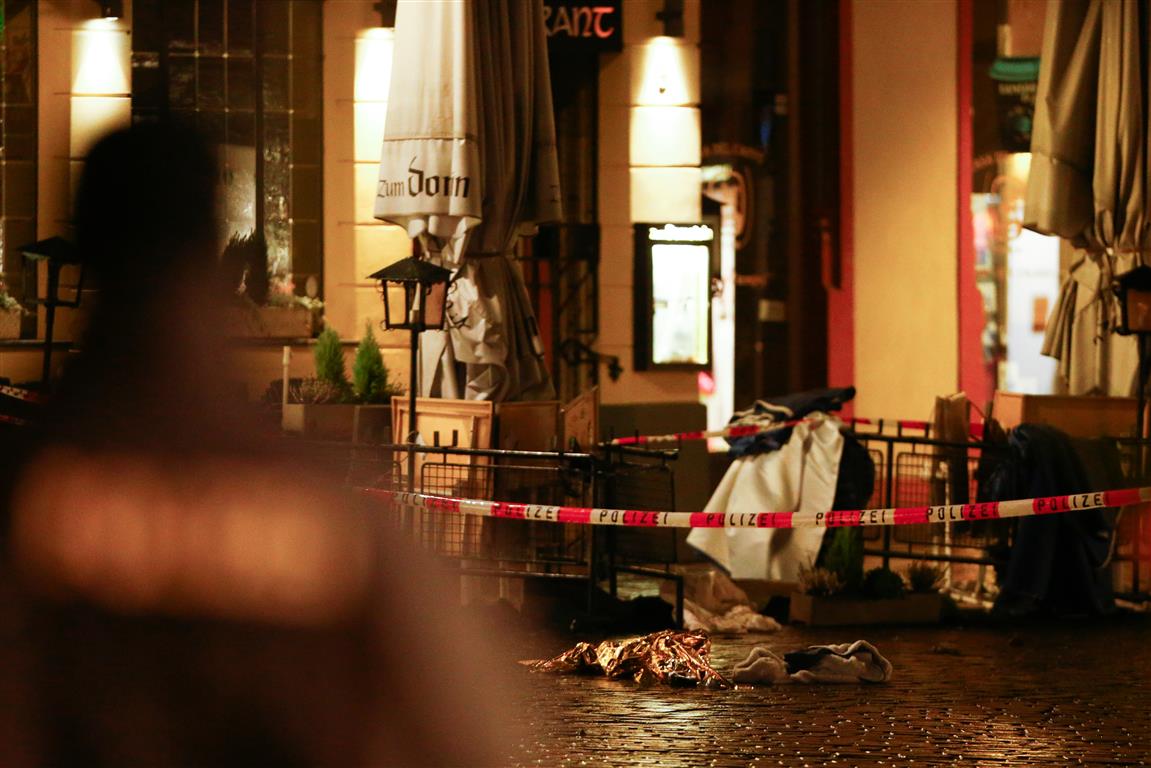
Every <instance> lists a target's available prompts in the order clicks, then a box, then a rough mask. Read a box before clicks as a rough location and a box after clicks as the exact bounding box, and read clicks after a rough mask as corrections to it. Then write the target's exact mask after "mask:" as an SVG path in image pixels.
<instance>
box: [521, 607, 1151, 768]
mask: <svg viewBox="0 0 1151 768" xmlns="http://www.w3.org/2000/svg"><path fill="white" fill-rule="evenodd" d="M860 638H863V639H867V640H870V641H872V642H873V643H875V644H876V646H877V647H878V648H879V650H880V651H881V652H882V653H883V654H884V655H885V656H887V657H888V659H890V660H891V662H892V664H893V665H894V668H895V672H894V675H893V678H892V680H891V681H890V682H889V683H886V684H882V685H818V686H816V685H813V686H803V685H786V686H777V687H756V688H752V687H743V686H741V687H739V688H737V689H735V690H730V691H711V690H696V689H672V688H665V687H659V686H654V687H647V688H641V687H639V686H638V685H636V684H635V683H632V682H623V681H609V680H605V679H603V678H595V677H576V676H557V675H546V674H532V673H530V672H527V671H526V670H525V671H524V672H523V674H524V675H525V676H526V677H527V678H528V679H527V681H526V685H527V690H526V698H527V700H526V701H525V702H523V703H522V704H521V707H520V709H519V711H520V712H523V713H525V715H524V718H523V719H524V720H525V724H526V725H527V726H528V728H529V731H528V732H529V733H531V734H532V736H531V737H529V738H526V739H525V741H524V742H523V743H522V744H521V745H519V748H518V750H517V751H516V753H515V754H514V755H513V756H511V757H510V759H509V765H515V766H537V765H545V766H554V765H566V766H585V765H586V766H648V765H653V766H654V765H659V766H753V767H754V766H804V765H839V766H856V765H979V766H983V765H988V766H993V765H1011V766H1016V765H1028V766H1031V765H1034V766H1057V765H1146V764H1148V763H1151V714H1149V712H1148V705H1149V704H1151V622H1149V621H1146V620H1145V617H1126V618H1124V619H1121V620H1114V621H1109V622H1106V623H1102V624H1100V623H1092V622H1086V621H1084V622H1078V623H1071V624H1067V623H1064V624H1058V625H1044V626H1031V627H1020V626H1013V627H996V626H968V627H955V626H952V627H934V628H847V629H837V628H803V627H785V628H784V629H783V630H782V631H781V632H779V633H777V634H774V635H751V636H745V637H727V638H725V637H716V638H714V639H713V647H712V660H713V663H714V664H715V666H716V668H717V669H719V670H721V671H723V672H725V673H730V672H731V668H732V667H733V666H734V665H735V663H736V662H738V661H741V660H743V658H744V657H745V656H746V655H747V653H748V652H749V651H750V649H751V648H752V647H753V646H755V645H757V644H764V645H767V646H769V647H771V648H773V649H775V650H778V651H787V650H792V649H794V648H798V647H802V646H806V645H811V644H817V643H818V644H823V643H837V642H846V641H850V640H856V639H860ZM585 639H586V638H585ZM573 642H574V640H571V639H570V638H549V639H547V640H543V641H541V640H539V639H538V638H537V640H536V642H534V643H530V644H528V645H529V646H530V647H531V651H530V652H531V653H534V654H544V655H550V654H553V653H556V652H559V651H561V650H564V649H565V648H566V647H568V646H570V645H571V644H572V643H573Z"/></svg>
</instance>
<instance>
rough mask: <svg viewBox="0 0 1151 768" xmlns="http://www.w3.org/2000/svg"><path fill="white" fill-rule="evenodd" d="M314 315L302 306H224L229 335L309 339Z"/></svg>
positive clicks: (249, 337) (225, 322)
mask: <svg viewBox="0 0 1151 768" xmlns="http://www.w3.org/2000/svg"><path fill="white" fill-rule="evenodd" d="M315 325H316V324H315V316H314V315H313V313H312V311H311V310H308V309H304V308H303V307H254V306H251V307H227V308H226V309H225V310H224V327H225V328H226V330H227V334H228V335H229V336H232V337H239V338H245V339H252V338H255V339H308V338H311V337H312V335H313V331H314V329H315Z"/></svg>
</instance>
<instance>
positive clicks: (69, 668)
mask: <svg viewBox="0 0 1151 768" xmlns="http://www.w3.org/2000/svg"><path fill="white" fill-rule="evenodd" d="M215 184H216V171H215V164H214V162H213V154H212V151H211V150H210V148H209V147H208V146H207V145H206V144H205V143H204V141H203V140H202V139H201V138H200V137H199V136H198V135H197V134H196V133H195V132H193V131H191V130H190V129H188V128H184V127H180V126H176V125H172V124H166V123H165V124H149V125H138V126H134V127H132V128H130V129H126V130H122V131H117V132H115V133H112V134H110V135H109V136H107V137H106V138H104V139H103V140H102V141H100V142H99V143H98V144H97V145H96V146H95V147H94V148H93V149H92V151H91V154H90V155H89V156H88V158H87V162H86V165H85V169H84V174H83V178H82V180H81V183H80V186H79V190H78V194H77V199H76V208H75V224H76V238H77V247H78V249H79V251H80V252H81V255H82V258H84V259H85V261H86V263H87V265H88V268H89V269H91V270H92V271H93V272H94V273H95V277H96V282H97V285H98V298H97V301H96V308H95V311H94V314H93V317H92V322H91V325H90V327H89V329H88V331H87V333H86V334H85V336H84V341H83V344H82V347H81V349H82V353H81V355H80V356H79V357H78V358H77V359H76V360H75V361H74V362H73V363H72V364H71V365H70V366H69V367H68V369H67V371H66V373H65V375H64V378H63V380H62V381H61V382H60V386H59V388H58V390H57V392H58V394H57V397H56V398H55V400H54V402H53V403H52V404H51V405H50V407H49V408H48V413H47V414H46V419H45V423H44V425H43V427H42V429H41V430H40V431H39V433H38V434H37V435H36V437H35V440H34V441H33V444H32V447H30V448H29V449H28V450H27V451H26V453H25V454H24V459H23V461H22V462H21V466H20V469H19V475H18V476H17V477H16V478H15V481H14V489H13V490H12V493H11V496H10V498H9V505H8V506H9V509H10V511H11V516H12V517H11V527H12V529H11V537H10V541H9V550H10V556H11V561H12V565H13V567H14V569H15V571H16V573H17V574H18V576H19V581H18V583H19V584H20V586H21V594H20V599H21V600H22V601H23V602H22V608H21V610H22V611H23V613H22V614H21V615H22V616H23V617H24V618H25V619H26V622H25V623H24V624H23V625H19V623H17V625H19V626H23V627H24V628H23V629H22V630H19V631H17V632H16V634H17V635H18V636H19V638H20V641H21V642H20V643H19V644H18V647H20V648H21V649H22V650H23V653H22V654H21V655H20V658H18V659H14V663H13V664H12V665H11V668H12V669H15V670H25V674H24V675H23V676H22V677H19V676H17V677H19V680H20V681H21V682H20V683H19V684H18V683H12V682H9V683H7V684H6V688H4V689H3V690H0V696H16V695H20V694H21V693H23V694H24V695H26V696H27V697H28V698H27V700H28V701H31V702H32V705H31V706H27V705H26V706H24V707H22V708H17V707H13V708H9V709H10V710H11V711H16V712H18V713H19V715H13V716H11V717H10V718H9V720H8V724H7V725H4V723H0V734H3V733H8V734H19V735H20V737H21V738H20V739H19V741H20V748H19V749H13V750H12V751H11V752H9V754H8V755H7V757H6V760H5V762H6V763H8V764H15V765H20V764H22V763H23V764H50V765H85V766H103V765H158V764H166V765H214V766H225V765H253V764H268V763H275V764H281V765H367V764H371V765H403V764H409V765H448V764H460V765H476V764H498V763H500V762H502V761H505V760H506V756H505V754H504V751H505V750H506V749H507V745H508V743H509V742H508V741H507V740H506V739H507V738H508V731H507V730H506V721H505V720H504V719H502V717H501V707H500V703H501V702H504V701H505V700H507V694H508V693H509V692H508V690H507V688H506V685H507V681H505V680H503V679H502V678H501V677H500V676H499V675H497V674H495V673H494V672H493V670H494V669H495V668H496V667H495V665H493V664H491V663H490V662H489V661H488V660H487V656H486V655H485V651H484V645H483V643H482V642H481V641H480V639H479V638H478V637H477V636H476V634H475V632H474V630H473V629H472V628H470V627H469V626H468V625H466V624H465V623H463V622H462V621H461V620H460V619H459V617H458V616H457V615H455V613H453V611H452V610H451V609H450V607H449V606H450V602H449V601H450V598H449V597H448V596H449V595H451V589H450V587H449V586H447V585H446V584H445V583H444V582H441V581H440V576H439V574H438V573H436V572H435V571H434V570H432V569H431V568H430V567H429V566H428V564H427V563H426V562H425V561H424V560H422V559H421V558H420V557H419V556H418V555H417V554H416V553H414V552H412V551H409V549H408V548H406V547H405V546H403V545H402V544H401V543H400V542H398V541H397V540H396V539H395V538H394V537H392V536H390V535H388V534H387V533H386V531H385V530H384V529H383V528H382V527H381V526H379V525H377V524H376V522H375V521H374V518H373V516H372V514H370V513H372V512H376V511H378V510H376V509H372V508H366V509H365V508H362V507H360V506H358V505H357V503H356V502H358V501H360V497H359V496H357V495H355V494H351V493H348V492H347V491H341V489H340V488H339V487H338V486H337V484H336V483H334V482H333V481H332V478H331V476H329V475H328V474H325V473H324V472H322V471H317V470H318V468H317V466H316V463H315V462H314V461H311V460H307V457H305V460H304V461H300V460H299V457H295V456H291V455H286V454H285V453H284V452H283V451H281V450H279V443H280V442H282V441H278V440H277V439H270V438H268V437H266V436H264V435H262V434H260V433H259V432H258V431H257V430H256V429H255V428H254V426H253V424H252V422H251V420H250V419H249V418H248V415H247V409H245V408H244V406H243V404H242V403H241V402H240V401H239V399H238V398H236V397H234V396H233V392H234V391H235V390H234V388H233V387H231V385H230V381H231V376H230V374H229V370H228V365H227V356H226V351H227V350H226V345H225V343H224V342H225V338H224V333H223V331H222V328H221V324H220V312H219V309H220V307H222V306H223V305H224V303H225V302H226V301H227V300H228V296H229V291H230V290H231V286H228V285H226V281H225V280H224V279H223V278H222V277H221V271H220V270H218V269H217V259H216V249H217V243H216V242H215V240H214V233H215V232H216V231H217V230H216V227H215V219H214V211H215V200H216V194H215ZM320 469H322V468H320ZM365 513H368V514H365ZM8 602H9V603H10V607H11V604H12V601H8ZM2 627H3V624H0V628H2ZM464 680H467V681H468V682H467V683H466V684H465V683H464V682H463V681H464ZM0 719H2V718H0Z"/></svg>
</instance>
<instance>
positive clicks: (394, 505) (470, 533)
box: [369, 444, 683, 625]
mask: <svg viewBox="0 0 1151 768" xmlns="http://www.w3.org/2000/svg"><path fill="white" fill-rule="evenodd" d="M374 450H376V451H377V452H378V454H379V455H380V456H382V457H384V458H383V460H382V463H381V466H382V467H384V468H386V470H387V471H386V472H383V473H381V474H380V475H379V476H377V477H376V478H375V479H374V481H373V482H372V483H370V484H369V485H370V486H371V487H376V488H383V489H387V490H408V489H411V490H415V491H417V492H420V493H429V494H435V495H442V496H451V497H455V498H470V499H495V500H499V501H503V502H511V503H521V504H540V505H557V506H577V507H579V506H586V507H591V506H612V507H626V508H628V509H637V510H641V509H651V510H667V509H671V508H672V507H673V506H674V498H675V475H674V470H673V468H672V466H671V462H672V461H673V460H674V459H675V457H676V452H675V451H670V452H668V451H647V450H643V449H613V450H612V451H609V452H607V453H606V454H604V455H596V456H593V455H591V454H586V453H550V452H536V451H507V450H495V449H492V450H477V449H466V448H455V447H432V446H410V445H403V444H397V445H385V446H377V447H375V449H374ZM409 451H412V452H414V453H415V454H416V458H415V461H414V464H415V473H414V476H413V480H412V482H411V483H409V481H408V477H407V464H408V462H407V456H408V452H409ZM374 509H376V510H378V511H381V512H382V514H383V516H384V525H385V527H386V528H389V529H391V530H393V531H395V532H397V533H399V534H401V535H404V536H406V537H407V538H409V539H411V540H412V541H413V542H414V543H415V544H417V545H418V546H419V547H420V548H421V549H423V550H425V551H426V552H428V553H429V554H431V555H433V556H435V557H437V558H439V559H440V560H441V561H443V562H444V563H445V564H447V565H449V566H450V567H452V568H454V569H456V570H457V571H458V572H459V574H460V575H461V576H497V577H508V578H518V579H525V578H532V579H536V578H540V579H578V580H585V581H586V582H587V588H588V593H587V600H588V612H589V614H592V613H594V605H595V591H596V589H597V588H598V585H599V583H600V582H601V581H603V580H606V581H607V582H608V585H609V591H610V593H611V595H612V596H613V597H615V596H616V592H617V575H618V574H619V573H634V574H642V575H645V576H652V577H656V578H660V579H667V580H670V581H672V582H674V583H675V587H676V596H677V599H676V605H675V606H674V610H675V614H674V615H675V621H676V623H677V625H682V622H683V578H682V576H680V575H678V574H674V573H671V572H670V565H671V564H672V563H674V560H675V558H674V553H675V539H674V532H672V531H660V532H655V534H654V535H652V534H651V533H650V532H630V531H625V532H620V531H614V530H611V531H607V530H599V529H596V528H593V527H590V526H584V525H570V524H564V523H549V522H536V521H531V520H502V519H493V518H479V517H475V516H471V515H464V514H460V513H455V512H451V511H447V510H442V509H437V510H434V511H429V510H424V509H420V508H417V507H413V506H408V505H404V504H403V503H402V502H400V501H398V500H389V501H386V502H379V503H378V504H377V505H376V506H375V507H374ZM621 534H622V535H623V536H624V537H626V538H628V539H629V541H628V542H627V544H628V546H627V547H625V549H626V550H627V551H628V552H629V553H633V554H634V553H635V552H636V550H635V549H634V548H633V547H632V546H631V544H632V543H634V542H631V541H630V537H631V536H633V535H638V536H641V537H642V538H643V542H644V544H645V546H647V547H649V548H654V549H652V550H651V551H652V557H653V558H654V559H655V561H656V562H660V563H664V564H665V567H664V568H663V569H660V568H651V567H648V566H646V565H643V564H641V563H640V562H636V560H635V559H634V558H627V559H624V558H618V557H617V556H616V553H617V551H619V550H620V549H621V546H620V544H621V541H620V539H618V538H617V537H618V536H620V535H621ZM657 553H658V554H657ZM669 553H670V556H669ZM647 559H648V558H647V557H642V556H641V557H640V558H639V560H642V561H646V560H647Z"/></svg>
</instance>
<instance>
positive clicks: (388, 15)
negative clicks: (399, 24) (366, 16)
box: [372, 0, 396, 27]
mask: <svg viewBox="0 0 1151 768" xmlns="http://www.w3.org/2000/svg"><path fill="white" fill-rule="evenodd" d="M372 9H373V10H375V11H376V12H377V13H379V14H380V26H381V27H394V26H396V0H378V2H375V3H372Z"/></svg>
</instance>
